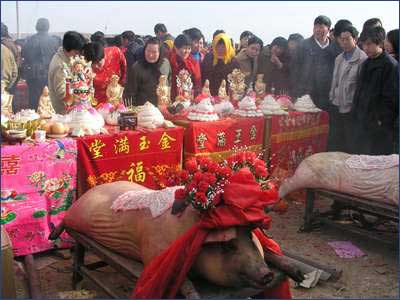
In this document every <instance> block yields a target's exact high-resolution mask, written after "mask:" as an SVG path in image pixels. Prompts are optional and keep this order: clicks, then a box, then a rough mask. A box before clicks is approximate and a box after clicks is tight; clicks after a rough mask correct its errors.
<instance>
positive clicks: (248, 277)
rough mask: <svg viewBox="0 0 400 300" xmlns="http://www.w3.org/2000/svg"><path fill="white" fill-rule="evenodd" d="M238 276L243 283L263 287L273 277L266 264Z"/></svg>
mask: <svg viewBox="0 0 400 300" xmlns="http://www.w3.org/2000/svg"><path fill="white" fill-rule="evenodd" d="M240 277H241V279H242V281H243V283H245V285H248V286H250V287H254V288H263V287H265V286H267V284H268V283H270V282H271V281H272V280H273V279H274V273H273V272H272V271H271V270H270V269H269V268H268V267H267V266H261V267H260V268H259V269H258V270H255V271H254V272H252V273H248V272H246V273H241V274H240Z"/></svg>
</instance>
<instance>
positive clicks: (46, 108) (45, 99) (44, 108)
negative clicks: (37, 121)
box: [37, 86, 56, 118]
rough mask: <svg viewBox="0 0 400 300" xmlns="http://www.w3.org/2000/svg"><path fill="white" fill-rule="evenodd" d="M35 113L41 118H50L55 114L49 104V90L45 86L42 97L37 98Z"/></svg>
mask: <svg viewBox="0 0 400 300" xmlns="http://www.w3.org/2000/svg"><path fill="white" fill-rule="evenodd" d="M37 112H38V114H39V115H40V117H42V118H51V116H52V115H55V114H56V111H55V110H54V108H53V105H52V104H51V100H50V96H49V88H48V87H47V86H45V87H44V88H43V91H42V95H41V96H40V98H39V105H38V109H37Z"/></svg>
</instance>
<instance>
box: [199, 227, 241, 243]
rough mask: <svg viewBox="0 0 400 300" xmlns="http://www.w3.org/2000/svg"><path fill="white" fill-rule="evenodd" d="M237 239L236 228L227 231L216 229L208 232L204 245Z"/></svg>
mask: <svg viewBox="0 0 400 300" xmlns="http://www.w3.org/2000/svg"><path fill="white" fill-rule="evenodd" d="M236 237H237V230H236V227H230V228H228V229H218V230H213V231H210V233H209V234H208V235H207V237H206V239H205V241H204V244H206V243H215V242H227V241H230V240H232V239H235V238H236Z"/></svg>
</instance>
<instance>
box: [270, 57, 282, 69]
mask: <svg viewBox="0 0 400 300" xmlns="http://www.w3.org/2000/svg"><path fill="white" fill-rule="evenodd" d="M271 62H272V63H273V64H274V65H276V66H277V67H278V68H279V69H282V67H283V64H282V62H281V61H280V59H279V58H278V56H276V55H271Z"/></svg>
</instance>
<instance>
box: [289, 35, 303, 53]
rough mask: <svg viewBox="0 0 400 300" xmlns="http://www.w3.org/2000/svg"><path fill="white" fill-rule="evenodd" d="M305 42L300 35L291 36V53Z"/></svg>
mask: <svg viewBox="0 0 400 300" xmlns="http://www.w3.org/2000/svg"><path fill="white" fill-rule="evenodd" d="M302 40H304V37H303V36H302V35H301V34H300V33H292V34H291V35H289V39H288V48H289V50H290V51H293V50H296V48H297V46H298V45H299V44H300V43H301V41H302Z"/></svg>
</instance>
